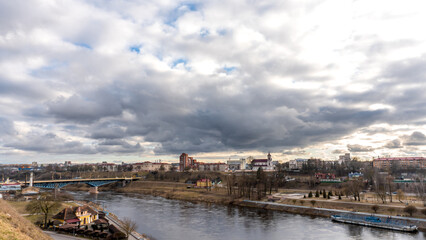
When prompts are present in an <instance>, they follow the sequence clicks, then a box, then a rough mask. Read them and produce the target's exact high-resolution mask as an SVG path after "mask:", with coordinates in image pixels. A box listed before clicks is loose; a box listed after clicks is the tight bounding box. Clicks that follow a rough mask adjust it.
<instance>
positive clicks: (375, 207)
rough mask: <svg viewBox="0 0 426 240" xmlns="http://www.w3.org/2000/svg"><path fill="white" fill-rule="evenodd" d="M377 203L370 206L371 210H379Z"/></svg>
mask: <svg viewBox="0 0 426 240" xmlns="http://www.w3.org/2000/svg"><path fill="white" fill-rule="evenodd" d="M379 208H380V207H379V205H373V206H371V210H373V211H374V213H377V210H379Z"/></svg>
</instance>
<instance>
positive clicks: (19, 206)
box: [7, 201, 77, 223]
mask: <svg viewBox="0 0 426 240" xmlns="http://www.w3.org/2000/svg"><path fill="white" fill-rule="evenodd" d="M7 203H8V204H9V205H10V206H12V207H13V208H14V209H15V210H16V211H17V212H18V213H19V214H30V213H29V212H28V211H27V210H26V207H27V205H28V204H29V203H30V202H28V201H19V202H18V201H8V202H7ZM75 206H77V204H75V203H72V202H71V203H67V202H62V203H61V206H60V207H59V209H60V210H62V209H64V208H66V207H75ZM58 212H59V211H58ZM25 218H26V219H28V220H29V221H30V222H32V223H35V222H37V221H39V220H42V219H43V216H42V215H27V216H25Z"/></svg>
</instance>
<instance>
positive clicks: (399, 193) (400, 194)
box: [396, 189, 405, 203]
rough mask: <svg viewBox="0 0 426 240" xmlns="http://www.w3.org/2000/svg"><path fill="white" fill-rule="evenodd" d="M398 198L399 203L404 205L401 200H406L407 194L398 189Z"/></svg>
mask: <svg viewBox="0 0 426 240" xmlns="http://www.w3.org/2000/svg"><path fill="white" fill-rule="evenodd" d="M396 197H397V198H398V201H399V202H401V203H402V201H401V200H404V198H405V194H404V192H403V191H402V190H401V189H398V191H396Z"/></svg>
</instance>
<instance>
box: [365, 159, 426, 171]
mask: <svg viewBox="0 0 426 240" xmlns="http://www.w3.org/2000/svg"><path fill="white" fill-rule="evenodd" d="M373 167H375V168H378V169H389V168H391V167H398V168H401V169H407V168H418V169H419V168H420V169H424V168H425V167H426V158H424V157H388V158H386V157H385V158H375V159H373Z"/></svg>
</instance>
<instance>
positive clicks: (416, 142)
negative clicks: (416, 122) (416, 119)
mask: <svg viewBox="0 0 426 240" xmlns="http://www.w3.org/2000/svg"><path fill="white" fill-rule="evenodd" d="M402 139H403V141H404V145H409V146H421V145H426V136H425V135H424V134H423V133H422V132H418V131H415V132H413V133H412V134H411V135H408V136H403V137H402Z"/></svg>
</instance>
